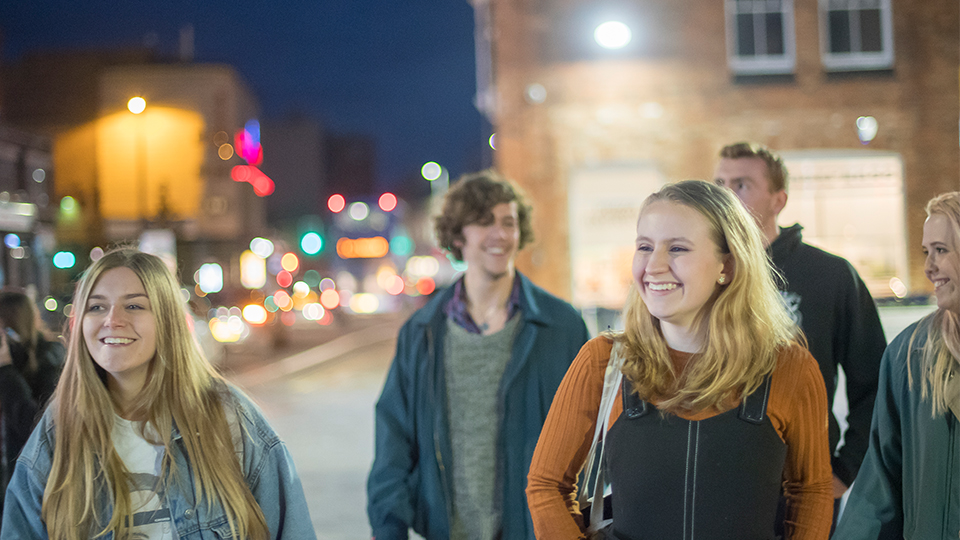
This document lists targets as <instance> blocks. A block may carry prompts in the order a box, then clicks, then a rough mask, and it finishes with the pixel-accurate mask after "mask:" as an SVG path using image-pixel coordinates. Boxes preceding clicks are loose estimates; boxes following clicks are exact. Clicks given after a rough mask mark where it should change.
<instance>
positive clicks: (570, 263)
mask: <svg viewBox="0 0 960 540" xmlns="http://www.w3.org/2000/svg"><path fill="white" fill-rule="evenodd" d="M472 3H473V5H474V9H475V13H476V23H477V60H478V61H477V66H478V74H477V79H478V104H479V105H480V107H481V109H483V110H484V112H485V113H486V114H487V115H488V117H489V118H490V120H491V122H492V124H493V126H494V129H495V131H496V133H497V151H496V164H497V166H498V167H499V168H500V169H501V170H502V172H504V173H505V174H506V175H507V176H509V177H511V178H513V179H515V180H517V181H518V183H520V184H521V185H522V186H524V187H525V188H526V190H527V191H528V192H529V193H530V194H531V195H532V197H533V200H534V205H535V212H534V217H535V224H534V225H535V228H536V232H537V236H538V241H537V243H536V244H535V245H534V246H532V248H531V249H528V250H526V252H525V253H523V254H522V255H521V257H520V261H519V264H520V267H521V268H522V269H523V270H524V271H526V272H527V273H528V274H530V275H531V276H532V277H533V278H534V279H535V280H536V281H537V282H538V283H540V284H542V285H544V286H545V287H546V288H547V289H549V290H551V291H552V292H554V293H556V294H559V295H561V296H564V297H567V298H572V299H573V300H574V302H575V303H577V304H580V305H586V306H589V305H604V306H607V307H618V305H617V302H618V301H619V300H620V299H622V298H623V296H622V294H623V291H625V287H626V286H627V285H628V284H629V280H630V277H629V260H630V257H632V247H631V244H632V241H633V236H634V234H635V232H634V229H633V227H634V224H635V220H636V215H637V213H636V212H637V209H638V208H639V204H640V202H641V201H642V199H643V198H644V197H645V195H646V194H647V193H649V192H651V191H653V190H654V189H656V188H657V187H658V186H659V185H661V184H662V183H664V182H667V181H674V180H680V179H684V178H704V179H709V178H711V176H712V173H713V168H714V166H715V164H716V160H717V157H716V156H717V153H718V151H719V149H720V148H721V147H722V146H723V145H725V144H727V143H730V142H735V141H739V140H751V141H757V142H761V143H764V144H767V145H769V146H771V147H773V148H775V149H777V150H778V151H780V152H781V153H782V154H783V155H784V157H785V158H786V159H787V162H788V167H789V168H790V171H791V178H792V183H791V188H790V200H789V201H788V203H787V208H786V210H785V212H784V215H782V216H781V217H782V218H783V219H781V222H782V223H781V224H783V225H789V224H792V223H793V222H794V221H799V222H801V223H802V224H803V225H804V226H805V231H804V236H805V238H807V239H808V240H809V241H811V243H816V244H819V245H821V246H822V247H825V248H826V249H829V250H831V251H835V252H838V253H840V254H842V255H844V256H845V257H847V258H848V259H850V260H851V262H852V263H853V264H854V265H855V266H857V268H858V269H859V270H860V272H861V273H862V274H863V275H864V277H865V279H866V280H867V281H868V284H869V285H870V287H871V289H872V290H873V292H874V293H875V294H877V295H890V294H892V293H893V292H894V291H895V290H896V289H897V288H898V287H897V286H895V285H894V284H895V283H899V284H903V287H899V288H901V289H903V288H906V289H908V290H909V293H911V294H922V293H924V292H927V291H929V290H930V288H929V285H928V284H927V283H926V280H925V279H924V278H923V273H922V264H923V262H922V259H921V256H920V251H919V247H918V246H919V245H920V240H921V232H922V222H923V215H924V214H923V206H924V204H925V203H926V201H927V200H928V199H929V198H930V197H932V196H934V195H936V194H938V193H941V192H944V191H948V190H956V189H960V149H958V118H960V90H958V88H960V87H958V66H960V12H958V4H957V2H955V1H953V0H931V1H928V2H915V1H913V0H724V1H719V0H709V1H708V0H692V1H688V2H677V1H675V0H625V1H621V2H616V3H614V2H603V1H601V2H593V1H591V2H586V1H580V0H554V1H551V2H534V1H529V0H472ZM609 20H617V21H620V22H623V23H624V24H626V26H627V27H628V28H629V29H630V30H631V31H632V39H631V40H630V42H629V43H628V44H627V45H626V46H624V47H622V48H620V49H616V50H607V49H604V48H602V47H600V46H599V45H598V43H597V42H596V41H595V40H594V30H595V29H596V28H597V27H598V25H599V24H600V23H603V22H605V21H609ZM611 269H613V270H611ZM899 292H900V293H902V292H903V291H902V290H901V291H899Z"/></svg>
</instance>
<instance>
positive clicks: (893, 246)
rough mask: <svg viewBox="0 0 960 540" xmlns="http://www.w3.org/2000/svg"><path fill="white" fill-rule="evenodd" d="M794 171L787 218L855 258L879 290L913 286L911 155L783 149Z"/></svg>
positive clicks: (811, 237) (881, 293)
mask: <svg viewBox="0 0 960 540" xmlns="http://www.w3.org/2000/svg"><path fill="white" fill-rule="evenodd" d="M780 155H781V157H783V161H784V164H785V165H786V166H787V171H789V182H790V184H789V186H788V193H789V197H788V198H787V205H786V206H785V207H784V208H783V211H782V212H781V213H780V215H779V216H778V219H777V221H778V222H779V224H780V225H781V226H791V225H793V224H794V223H800V224H801V225H803V240H804V241H805V242H807V243H809V244H812V245H815V246H817V247H819V248H821V249H825V250H827V251H829V252H831V253H836V254H838V255H840V256H842V257H844V258H845V259H847V260H848V261H850V264H852V265H853V267H854V268H856V269H857V272H859V273H860V277H862V278H863V281H864V282H865V283H866V285H867V287H868V288H869V289H870V294H871V295H873V297H874V298H881V297H889V296H893V295H895V294H897V289H899V288H901V287H903V288H906V289H907V290H909V289H910V286H911V283H910V268H909V266H908V264H907V252H908V249H907V246H908V244H907V222H906V201H905V199H904V193H905V186H904V181H903V159H902V158H901V156H900V155H899V154H895V153H892V152H881V151H870V150H832V151H830V150H798V151H782V152H780Z"/></svg>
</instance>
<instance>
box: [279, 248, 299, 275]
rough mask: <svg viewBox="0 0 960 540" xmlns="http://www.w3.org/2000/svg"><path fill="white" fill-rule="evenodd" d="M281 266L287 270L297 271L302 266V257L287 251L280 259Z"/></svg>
mask: <svg viewBox="0 0 960 540" xmlns="http://www.w3.org/2000/svg"><path fill="white" fill-rule="evenodd" d="M280 266H281V267H282V268H283V269H284V270H286V271H287V272H296V271H297V268H300V259H298V258H297V255H296V254H295V253H286V254H284V255H283V258H281V259H280Z"/></svg>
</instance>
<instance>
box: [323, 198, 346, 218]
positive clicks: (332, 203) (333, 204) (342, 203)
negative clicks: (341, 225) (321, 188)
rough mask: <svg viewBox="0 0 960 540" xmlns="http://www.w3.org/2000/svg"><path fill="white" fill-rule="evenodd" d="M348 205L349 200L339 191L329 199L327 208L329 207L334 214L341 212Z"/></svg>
mask: <svg viewBox="0 0 960 540" xmlns="http://www.w3.org/2000/svg"><path fill="white" fill-rule="evenodd" d="M346 207H347V200H346V199H344V198H343V195H340V194H339V193H336V194H334V195H331V196H330V198H329V199H327V208H329V209H330V211H331V212H333V213H334V214H339V213H340V212H343V209H344V208H346Z"/></svg>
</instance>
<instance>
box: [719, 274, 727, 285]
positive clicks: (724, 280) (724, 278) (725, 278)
mask: <svg viewBox="0 0 960 540" xmlns="http://www.w3.org/2000/svg"><path fill="white" fill-rule="evenodd" d="M726 282H727V276H725V275H723V274H720V278H719V279H718V280H717V283H719V284H720V285H723V284H724V283H726Z"/></svg>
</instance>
